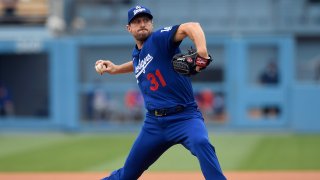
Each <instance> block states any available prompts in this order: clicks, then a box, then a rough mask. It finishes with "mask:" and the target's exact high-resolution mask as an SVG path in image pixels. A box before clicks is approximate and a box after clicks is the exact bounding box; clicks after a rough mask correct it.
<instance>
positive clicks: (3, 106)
mask: <svg viewBox="0 0 320 180" xmlns="http://www.w3.org/2000/svg"><path fill="white" fill-rule="evenodd" d="M12 115H14V104H13V101H12V98H11V94H10V92H9V89H8V88H7V87H6V86H5V84H3V83H1V82H0V116H12Z"/></svg>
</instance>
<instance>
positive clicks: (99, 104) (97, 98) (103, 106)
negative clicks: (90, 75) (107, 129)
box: [92, 89, 111, 120]
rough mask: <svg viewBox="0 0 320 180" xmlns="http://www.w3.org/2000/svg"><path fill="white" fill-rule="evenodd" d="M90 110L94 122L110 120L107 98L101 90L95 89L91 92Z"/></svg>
mask: <svg viewBox="0 0 320 180" xmlns="http://www.w3.org/2000/svg"><path fill="white" fill-rule="evenodd" d="M92 110H93V118H94V119H95V120H103V119H109V118H110V114H111V112H110V110H109V105H108V98H107V96H106V94H105V92H104V91H102V90H101V89H96V90H95V91H94V92H93V97H92Z"/></svg>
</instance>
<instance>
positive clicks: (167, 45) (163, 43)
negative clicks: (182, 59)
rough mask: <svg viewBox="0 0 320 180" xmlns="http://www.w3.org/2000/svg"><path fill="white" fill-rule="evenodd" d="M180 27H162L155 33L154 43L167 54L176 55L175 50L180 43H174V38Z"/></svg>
mask: <svg viewBox="0 0 320 180" xmlns="http://www.w3.org/2000/svg"><path fill="white" fill-rule="evenodd" d="M179 26H180V25H175V26H169V27H164V28H162V29H159V30H158V31H156V36H155V41H156V43H157V45H158V46H159V47H161V49H164V50H166V51H168V52H169V53H173V54H174V53H176V49H177V48H178V47H179V45H180V43H181V41H180V42H174V36H175V34H176V32H177V30H178V28H179Z"/></svg>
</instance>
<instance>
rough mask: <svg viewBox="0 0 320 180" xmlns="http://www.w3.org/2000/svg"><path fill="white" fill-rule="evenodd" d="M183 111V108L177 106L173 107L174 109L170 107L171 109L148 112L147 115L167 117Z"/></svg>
mask: <svg viewBox="0 0 320 180" xmlns="http://www.w3.org/2000/svg"><path fill="white" fill-rule="evenodd" d="M183 110H184V107H183V106H181V105H179V106H175V107H171V108H163V109H154V110H150V111H149V113H150V114H152V115H154V116H168V115H170V114H175V113H178V112H182V111H183Z"/></svg>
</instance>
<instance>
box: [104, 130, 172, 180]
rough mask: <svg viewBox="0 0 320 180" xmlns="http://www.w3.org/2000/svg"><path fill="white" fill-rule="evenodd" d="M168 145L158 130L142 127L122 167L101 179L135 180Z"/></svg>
mask: <svg viewBox="0 0 320 180" xmlns="http://www.w3.org/2000/svg"><path fill="white" fill-rule="evenodd" d="M169 147H170V145H168V144H166V142H165V140H164V138H163V136H162V134H161V133H160V131H159V132H157V131H152V133H151V132H150V131H147V130H146V129H144V128H143V129H142V131H141V132H140V134H139V136H138V138H137V139H136V141H135V143H134V144H133V146H132V149H131V151H130V153H129V155H128V157H127V160H126V162H125V165H124V167H123V168H121V169H118V170H116V171H114V172H113V173H112V174H111V175H110V176H109V177H106V178H104V179H103V180H136V179H138V178H139V177H140V176H141V174H142V173H143V172H144V171H145V170H147V169H148V168H149V166H150V165H151V164H153V163H154V162H155V161H156V160H157V159H158V158H159V157H160V156H161V155H162V154H163V153H164V152H165V151H166V150H167V149H168V148H169Z"/></svg>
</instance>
